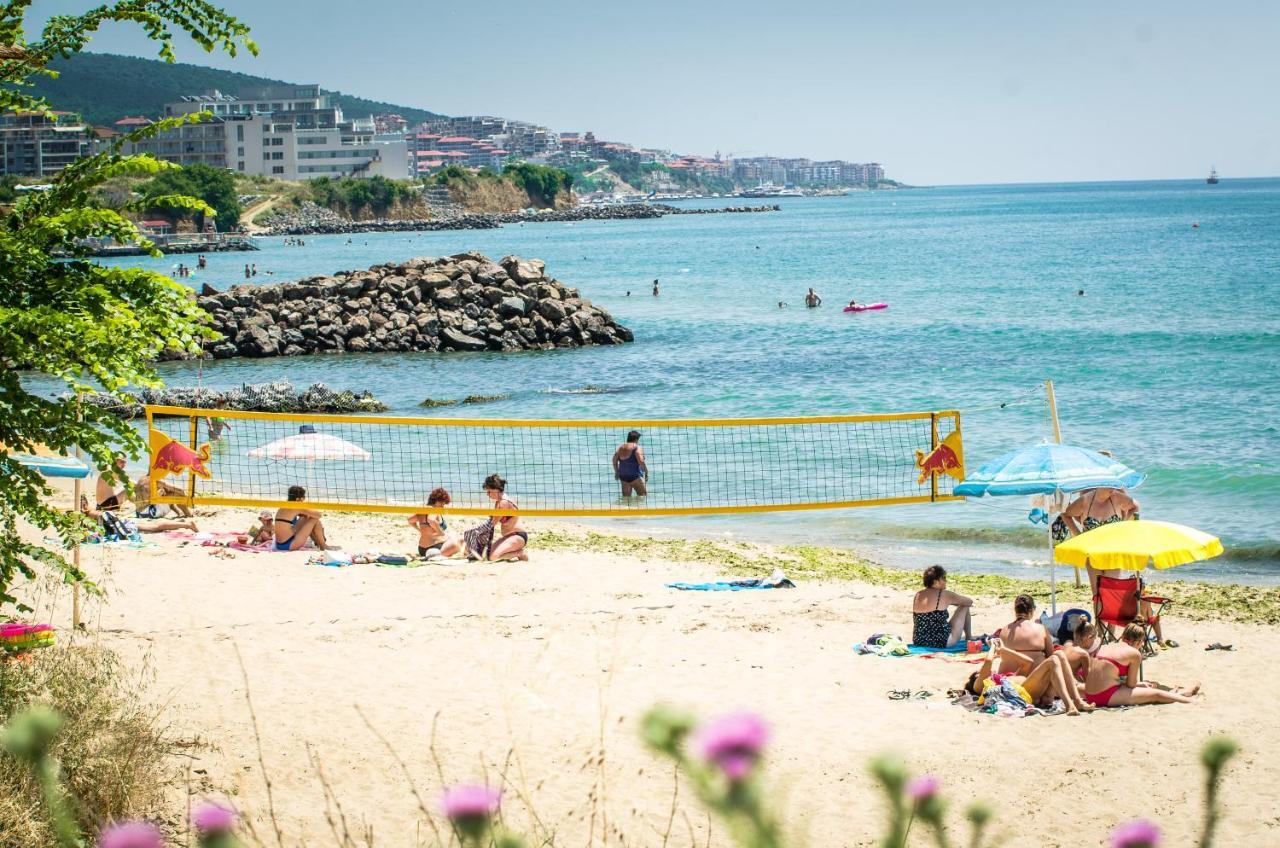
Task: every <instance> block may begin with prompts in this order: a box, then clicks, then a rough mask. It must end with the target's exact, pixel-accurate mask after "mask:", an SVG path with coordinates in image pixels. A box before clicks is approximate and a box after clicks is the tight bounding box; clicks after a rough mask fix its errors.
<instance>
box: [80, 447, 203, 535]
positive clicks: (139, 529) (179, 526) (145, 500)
mask: <svg viewBox="0 0 1280 848" xmlns="http://www.w3.org/2000/svg"><path fill="white" fill-rule="evenodd" d="M125 464H126V463H125V457H124V454H119V455H117V456H116V458H115V460H114V462H113V465H114V466H115V471H114V473H113V474H111V475H110V476H111V477H112V478H114V479H108V475H107V474H99V475H98V481H97V484H96V489H95V493H94V501H93V502H94V503H95V504H97V506H90V502H89V498H88V497H87V496H85V495H81V496H80V503H79V508H80V511H81V512H82V513H84V514H85V515H87V516H89V517H90V518H92V519H94V520H95V521H97V522H98V524H99V525H100V526H101V527H102V531H103V533H104V534H105V535H108V536H118V535H122V531H123V534H124V535H133V534H134V533H163V532H165V531H168V530H191V531H193V532H195V531H197V530H198V529H199V528H197V527H196V523H195V521H193V520H192V515H191V510H189V509H187V508H186V507H185V506H181V505H179V504H174V505H171V506H167V505H162V504H153V503H151V479H150V477H149V476H148V475H146V474H144V475H142V476H141V477H139V478H138V480H137V482H135V483H134V484H133V486H132V487H130V486H129V478H128V476H127V474H126V472H125ZM117 484H123V485H120V486H119V488H117ZM130 488H132V491H130ZM156 490H157V491H159V492H160V493H162V494H165V495H182V494H183V492H182V490H181V489H179V488H178V487H176V486H171V485H169V484H168V483H165V482H164V481H163V480H158V481H156ZM130 502H132V503H133V508H132V510H130V508H129V507H128V506H127V505H128V504H129V503H130ZM130 511H132V512H133V516H132V517H130V516H129V514H128V513H129V512H130ZM170 513H172V514H173V515H175V516H176V517H177V518H179V519H182V520H180V521H170V520H167V519H166V516H167V515H169V514H170Z"/></svg>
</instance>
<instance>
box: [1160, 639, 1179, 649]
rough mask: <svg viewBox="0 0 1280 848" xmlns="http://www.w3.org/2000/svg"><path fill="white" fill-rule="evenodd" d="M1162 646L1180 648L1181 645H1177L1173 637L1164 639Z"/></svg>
mask: <svg viewBox="0 0 1280 848" xmlns="http://www.w3.org/2000/svg"><path fill="white" fill-rule="evenodd" d="M1164 646H1165V647H1166V648H1180V647H1182V646H1181V645H1179V644H1178V643H1177V642H1176V641H1174V640H1173V639H1165V640H1164Z"/></svg>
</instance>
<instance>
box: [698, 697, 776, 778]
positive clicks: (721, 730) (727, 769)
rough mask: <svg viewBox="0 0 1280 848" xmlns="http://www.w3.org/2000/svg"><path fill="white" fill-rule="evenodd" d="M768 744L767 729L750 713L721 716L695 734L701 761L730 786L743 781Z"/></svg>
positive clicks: (760, 720)
mask: <svg viewBox="0 0 1280 848" xmlns="http://www.w3.org/2000/svg"><path fill="white" fill-rule="evenodd" d="M768 741H769V728H768V727H767V726H766V725H765V723H764V721H763V720H762V719H761V718H760V716H758V715H755V714H753V713H734V714H732V715H727V716H721V717H720V718H718V719H716V720H715V721H712V722H710V723H709V724H707V725H704V726H703V728H702V729H701V730H700V731H699V733H698V745H699V747H700V748H701V750H702V758H703V759H704V760H706V761H707V762H709V763H714V764H715V765H716V766H718V767H719V768H720V770H721V771H723V772H724V774H725V777H727V778H729V780H730V781H732V782H734V783H738V782H740V781H742V780H745V779H746V778H747V776H748V775H749V774H750V773H751V769H752V767H754V766H755V764H756V761H757V760H759V759H760V753H761V751H763V750H764V746H765V743H766V742H768Z"/></svg>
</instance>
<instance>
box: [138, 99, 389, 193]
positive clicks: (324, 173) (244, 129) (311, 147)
mask: <svg viewBox="0 0 1280 848" xmlns="http://www.w3.org/2000/svg"><path fill="white" fill-rule="evenodd" d="M205 111H207V112H212V113H213V115H214V117H213V120H212V121H207V122H203V123H201V124H196V125H192V126H187V127H181V128H179V129H177V130H171V131H169V132H165V133H161V134H159V135H158V136H156V137H155V138H154V139H148V140H146V141H142V142H138V143H136V144H134V145H132V146H131V147H132V151H133V152H138V153H150V154H152V155H153V156H155V157H156V158H158V159H166V160H169V161H175V162H179V163H180V164H191V163H192V162H193V161H203V162H205V163H206V164H209V165H213V166H214V167H222V168H226V169H228V170H232V171H239V172H240V173H244V174H252V175H262V176H268V177H275V178H277V179H282V180H310V179H315V178H317V177H334V178H339V177H356V178H364V177H372V176H383V177H387V178H389V179H405V178H407V177H408V176H409V151H408V146H407V144H406V143H405V141H404V138H403V137H399V138H395V139H387V138H386V137H385V136H384V137H382V138H378V137H377V133H376V130H375V127H374V121H373V118H372V116H370V117H368V118H361V119H354V120H347V119H345V118H344V116H343V114H342V108H341V107H340V106H337V105H336V104H332V103H330V102H329V96H328V95H327V94H324V93H322V92H321V91H320V87H319V86H318V85H299V86H272V87H269V88H265V89H259V90H253V91H249V92H244V93H242V94H240V95H227V94H223V93H222V92H219V91H211V92H207V93H205V94H200V95H192V96H188V97H184V98H182V99H181V100H179V101H174V102H172V103H166V104H165V106H164V115H165V116H166V117H174V116H178V115H184V114H190V113H192V112H205ZM196 135H198V136H199V140H198V143H196V142H197V139H196V138H194V136H196ZM200 154H205V156H201V155H200ZM206 157H207V158H206Z"/></svg>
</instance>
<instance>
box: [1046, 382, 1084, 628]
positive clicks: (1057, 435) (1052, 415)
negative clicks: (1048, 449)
mask: <svg viewBox="0 0 1280 848" xmlns="http://www.w3.org/2000/svg"><path fill="white" fill-rule="evenodd" d="M1044 391H1045V395H1046V396H1047V397H1048V399H1049V420H1050V421H1051V422H1053V440H1054V441H1055V442H1057V443H1058V444H1062V425H1061V424H1059V423H1058V399H1057V397H1056V396H1055V395H1054V393H1053V381H1052V380H1045V381H1044ZM1053 567H1054V565H1053V524H1052V523H1050V524H1049V569H1050V575H1049V578H1050V582H1052V581H1053V573H1052V572H1053ZM1071 570H1072V571H1073V572H1075V582H1076V588H1077V589H1079V588H1080V569H1078V568H1073V569H1071ZM1053 605H1054V607H1055V610H1056V607H1057V605H1058V593H1057V590H1056V589H1055V590H1054V593H1053Z"/></svg>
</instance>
